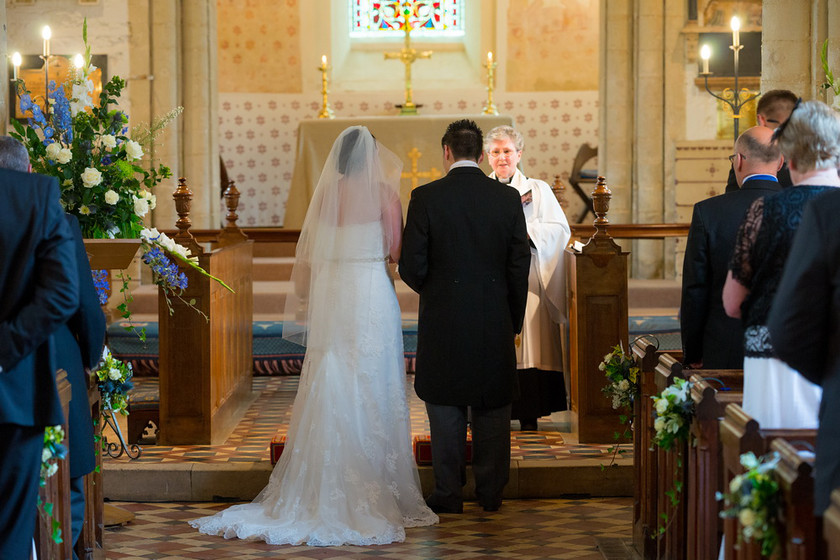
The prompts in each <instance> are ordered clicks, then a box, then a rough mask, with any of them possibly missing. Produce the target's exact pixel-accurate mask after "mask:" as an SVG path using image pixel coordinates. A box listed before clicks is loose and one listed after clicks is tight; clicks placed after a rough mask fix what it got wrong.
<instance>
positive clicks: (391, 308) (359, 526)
mask: <svg viewBox="0 0 840 560" xmlns="http://www.w3.org/2000/svg"><path fill="white" fill-rule="evenodd" d="M320 227H321V228H322V232H321V234H322V235H323V234H324V233H328V234H330V237H332V239H333V240H334V241H333V242H334V243H337V244H338V247H336V248H335V249H336V250H335V251H334V252H331V254H333V255H341V258H330V259H325V260H324V262H321V263H313V267H316V266H317V267H319V269H318V270H317V274H313V285H312V286H311V287H310V302H309V305H310V327H309V336H308V339H307V351H306V358H305V360H304V364H303V371H302V373H301V379H300V387H299V389H298V394H297V397H296V399H295V403H294V408H293V411H292V419H291V423H290V424H289V430H288V435H287V439H286V446H285V450H284V451H283V454H282V455H281V457H280V461H279V462H278V463H277V465H276V467H275V468H274V472H273V473H272V474H271V479H270V481H269V483H268V486H266V488H265V489H263V491H262V492H261V493H260V495H259V496H257V498H256V499H255V500H254V501H253V502H252V503H250V504H244V505H238V506H233V507H231V508H229V509H227V510H224V511H222V512H219V513H218V514H216V515H214V516H212V517H204V518H200V519H196V520H194V521H191V522H190V524H191V525H192V526H193V527H196V528H198V529H199V530H200V531H201V532H202V533H207V534H211V535H222V536H224V537H225V538H233V537H237V538H240V539H260V540H264V541H265V542H267V543H269V544H303V543H306V544H308V545H312V546H338V545H343V544H353V545H376V544H387V543H391V542H399V541H403V540H404V539H405V527H417V526H425V525H432V524H435V523H437V522H438V518H437V516H436V515H435V514H434V513H433V512H432V511H431V510H430V509H429V508H428V507H427V506H426V503H425V502H424V500H423V496H422V493H421V490H420V481H419V477H418V474H417V467H416V465H415V463H414V460H413V455H412V450H411V441H410V438H411V434H410V430H409V411H408V405H407V402H406V376H405V365H404V364H405V363H404V357H403V343H402V324H401V318H400V309H399V305H398V303H397V298H396V294H395V292H394V287H393V282H392V280H391V278H390V276H389V274H388V267H387V263H386V260H385V257H384V256H383V249H382V235H383V234H382V225H381V224H380V223H379V222H370V223H362V224H351V225H345V226H342V227H336V226H325V225H323V224H322V225H321V226H320ZM324 229H327V230H329V229H332V230H334V231H326V232H325V231H323V230H324Z"/></svg>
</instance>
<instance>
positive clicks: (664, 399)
mask: <svg viewBox="0 0 840 560" xmlns="http://www.w3.org/2000/svg"><path fill="white" fill-rule="evenodd" d="M651 398H652V399H653V402H654V413H655V414H654V422H653V429H654V431H655V435H654V438H653V442H654V443H655V444H656V445H658V446H659V447H660V448H662V449H665V450H666V451H667V450H670V449H673V448H674V444H675V443H676V442H677V441H686V440H687V439H688V433H689V427H690V425H691V419H692V417H693V416H694V401H693V400H692V399H691V383H690V382H688V381H686V380H685V379H681V378H677V379H675V380H674V384H673V385H671V386H670V387H667V388H666V389H665V390H664V391H662V393H660V394H659V395H657V396H653V397H651Z"/></svg>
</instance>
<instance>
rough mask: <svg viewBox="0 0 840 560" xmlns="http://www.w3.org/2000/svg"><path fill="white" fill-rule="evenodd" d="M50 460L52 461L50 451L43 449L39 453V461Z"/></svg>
mask: <svg viewBox="0 0 840 560" xmlns="http://www.w3.org/2000/svg"><path fill="white" fill-rule="evenodd" d="M50 459H52V451H50V450H49V449H44V450H43V451H42V452H41V461H42V462H44V461H49V460H50Z"/></svg>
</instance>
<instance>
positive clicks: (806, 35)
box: [761, 0, 837, 99]
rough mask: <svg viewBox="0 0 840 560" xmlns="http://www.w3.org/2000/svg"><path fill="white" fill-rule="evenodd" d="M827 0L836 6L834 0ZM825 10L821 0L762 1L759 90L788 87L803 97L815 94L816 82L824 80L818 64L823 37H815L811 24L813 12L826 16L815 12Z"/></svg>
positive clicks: (811, 96) (810, 97)
mask: <svg viewBox="0 0 840 560" xmlns="http://www.w3.org/2000/svg"><path fill="white" fill-rule="evenodd" d="M829 2H830V3H831V4H835V5H837V1H836V0H829ZM820 7H822V9H820ZM824 10H825V2H824V0H811V2H790V1H789V0H764V3H763V5H762V21H761V26H762V39H761V41H762V46H761V91H768V90H771V89H789V90H791V91H792V92H794V93H796V94H798V95H801V96H802V97H803V98H804V99H812V98H813V97H814V96H815V95H816V94H817V87H818V84H820V83H822V81H823V79H822V69H821V67H820V64H819V52H820V51H819V49H820V48H821V47H822V39H819V37H817V36H815V34H814V32H815V31H816V30H815V29H813V28H812V25H811V24H812V21H814V20H812V18H813V17H814V16H815V15H823V16H824V15H825V14H819V13H818V12H820V11H824ZM815 12H816V13H815ZM816 19H817V20H819V19H820V18H816ZM835 33H837V32H836V31H835ZM817 42H819V44H818V45H817V44H816V43H817ZM815 54H816V58H814V55H815ZM814 62H816V64H814ZM817 72H819V73H817Z"/></svg>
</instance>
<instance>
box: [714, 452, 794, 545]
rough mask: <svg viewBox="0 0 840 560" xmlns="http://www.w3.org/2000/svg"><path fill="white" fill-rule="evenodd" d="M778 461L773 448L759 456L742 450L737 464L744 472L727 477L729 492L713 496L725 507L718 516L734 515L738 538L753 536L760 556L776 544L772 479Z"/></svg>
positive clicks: (775, 496)
mask: <svg viewBox="0 0 840 560" xmlns="http://www.w3.org/2000/svg"><path fill="white" fill-rule="evenodd" d="M778 462H779V454H778V453H776V452H773V453H771V454H769V455H765V456H764V457H761V458H760V459H757V458H756V456H755V455H754V454H753V453H751V452H750V453H744V454H743V455H741V465H743V467H744V468H745V469H746V472H744V473H743V474H740V475H738V476H736V477H734V478H733V479H732V480H731V481H730V483H729V492H726V493H721V492H718V493H717V499H718V500H723V501H724V506H725V507H726V509H725V510H723V511H722V512H720V516H721V517H724V518H726V517H730V518H737V519H738V522H739V534H738V539H739V541H740V540H742V539H743V540H744V541H746V542H752V541H753V540H757V541H758V543H759V544H760V545H761V554H762V555H763V556H770V555H771V554H773V553H774V552H775V551H776V549H777V548H778V546H779V534H778V532H777V531H776V521H777V514H778V510H779V484H778V483H777V482H776V479H775V468H776V465H777V464H778Z"/></svg>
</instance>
